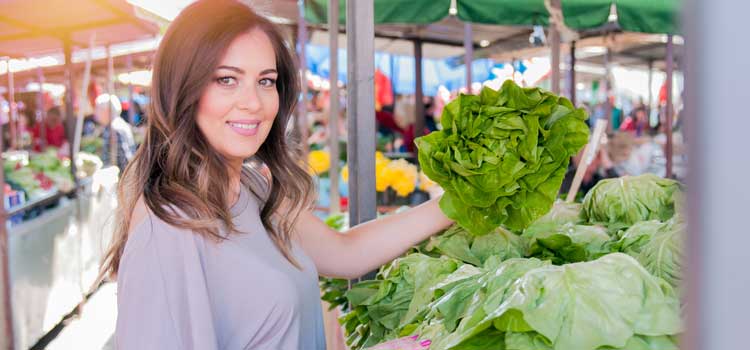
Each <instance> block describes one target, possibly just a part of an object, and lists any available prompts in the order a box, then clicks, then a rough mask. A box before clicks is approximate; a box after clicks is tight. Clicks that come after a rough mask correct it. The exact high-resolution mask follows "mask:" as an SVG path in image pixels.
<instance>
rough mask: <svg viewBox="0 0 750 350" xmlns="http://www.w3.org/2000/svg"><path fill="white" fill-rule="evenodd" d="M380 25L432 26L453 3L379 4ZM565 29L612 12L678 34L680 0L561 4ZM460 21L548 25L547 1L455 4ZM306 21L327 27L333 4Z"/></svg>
mask: <svg viewBox="0 0 750 350" xmlns="http://www.w3.org/2000/svg"><path fill="white" fill-rule="evenodd" d="M374 1H375V2H374V6H375V24H429V23H434V22H438V21H440V20H442V19H443V18H445V17H446V16H448V11H449V10H450V3H451V1H450V0H407V1H405V0H374ZM560 4H561V7H562V11H563V17H564V19H565V25H567V26H568V27H570V28H572V29H576V30H581V29H591V28H597V27H601V26H603V25H605V24H606V23H607V22H608V21H609V13H610V8H611V6H612V5H613V4H614V5H615V6H616V9H617V18H618V19H617V21H618V24H619V25H620V28H622V29H623V30H625V31H630V32H640V33H662V34H676V33H678V32H679V23H678V20H679V17H680V14H679V9H680V5H681V0H560ZM339 6H340V10H339V14H340V22H341V23H344V21H345V20H346V0H339ZM456 9H457V10H458V14H457V16H458V18H459V19H460V20H462V21H464V22H471V23H481V24H489V25H507V26H532V25H542V26H547V25H549V12H548V11H547V8H546V7H545V5H544V0H456ZM305 19H306V20H307V21H308V22H310V23H314V24H325V23H327V22H328V0H305Z"/></svg>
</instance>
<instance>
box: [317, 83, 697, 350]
mask: <svg viewBox="0 0 750 350" xmlns="http://www.w3.org/2000/svg"><path fill="white" fill-rule="evenodd" d="M584 119H585V115H584V114H583V112H582V111H579V110H575V109H573V108H572V105H570V103H569V102H568V101H567V100H565V99H563V98H559V97H557V96H554V95H552V94H549V93H547V92H544V91H542V90H539V89H522V88H520V87H518V86H516V85H515V84H513V83H512V82H506V83H505V84H504V85H503V87H502V89H501V90H500V91H493V90H490V89H484V90H483V91H482V93H481V94H480V95H479V96H469V95H462V96H461V97H459V98H458V99H457V100H456V101H454V102H452V103H451V104H449V105H448V106H447V107H446V111H445V112H444V115H443V117H442V123H443V125H444V126H445V129H444V130H443V131H442V132H438V133H432V134H430V135H428V136H425V137H424V138H421V139H419V140H418V141H417V143H418V146H419V160H420V164H421V165H422V167H423V169H424V171H425V174H426V175H427V176H429V177H430V178H431V179H432V180H434V181H435V182H437V183H438V184H440V185H441V186H442V187H443V188H444V189H445V195H444V197H443V199H442V201H441V203H440V205H441V209H442V210H443V212H444V213H445V214H446V215H447V216H449V217H451V218H453V219H454V220H455V221H456V224H455V225H453V226H452V227H450V228H448V229H446V230H445V231H443V232H442V233H440V234H438V235H436V236H434V237H431V238H430V239H428V240H426V241H425V242H422V243H421V244H419V245H417V246H415V247H413V249H411V250H410V251H409V252H408V253H407V254H406V255H404V256H402V257H400V258H398V259H396V260H394V261H392V262H390V263H388V264H386V265H384V266H382V267H381V268H380V270H379V273H378V275H377V277H376V278H375V279H374V280H368V281H362V282H360V283H356V284H354V285H352V287H351V288H350V289H349V290H348V291H345V292H344V291H343V290H342V289H341V288H342V287H343V285H342V284H338V285H337V284H335V283H328V284H324V285H325V286H326V287H328V290H327V291H328V295H329V296H330V297H329V298H328V300H329V301H330V302H331V303H332V304H333V306H332V307H336V306H342V309H343V310H344V311H346V312H345V313H344V314H343V315H342V316H341V318H340V323H341V325H342V328H343V329H344V332H345V335H346V342H347V345H348V346H349V347H350V348H351V349H353V350H357V349H369V348H372V349H379V350H380V349H386V348H384V347H383V346H382V344H384V343H386V344H391V343H388V342H390V341H396V342H398V341H400V340H405V339H409V340H413V341H419V342H420V343H419V344H429V347H430V349H439V350H604V349H609V350H614V349H622V350H625V349H627V350H673V349H674V350H676V349H677V338H678V337H679V336H680V334H681V332H682V330H683V324H682V314H681V310H682V305H681V303H680V293H679V284H680V281H681V267H682V265H681V260H682V257H683V245H682V240H683V239H684V235H685V224H684V220H683V219H682V218H681V216H680V214H679V211H680V210H679V202H680V196H681V192H680V185H679V183H677V182H675V181H671V180H665V179H662V178H659V177H656V176H650V175H645V176H639V177H622V178H617V179H610V180H605V181H602V182H600V183H599V184H598V185H597V186H595V187H594V188H593V189H592V190H591V191H589V193H588V195H587V196H586V197H585V198H584V202H583V203H582V204H577V203H563V202H555V199H556V198H557V194H558V191H559V187H560V184H561V180H562V176H563V174H564V173H565V170H566V169H567V166H568V159H569V157H570V156H571V155H573V154H575V153H576V152H577V151H578V150H579V149H580V148H581V147H582V146H583V145H584V144H585V143H586V141H587V135H588V129H587V127H586V125H585V124H584V123H583V120H584ZM676 206H677V207H676ZM341 295H343V297H341ZM334 296H335V297H334ZM424 342H426V343H424ZM379 344H380V345H379Z"/></svg>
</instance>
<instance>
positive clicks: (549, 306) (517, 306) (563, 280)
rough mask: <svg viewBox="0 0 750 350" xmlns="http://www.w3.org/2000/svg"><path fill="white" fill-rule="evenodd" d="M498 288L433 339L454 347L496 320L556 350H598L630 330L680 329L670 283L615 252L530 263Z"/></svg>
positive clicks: (619, 341) (477, 298)
mask: <svg viewBox="0 0 750 350" xmlns="http://www.w3.org/2000/svg"><path fill="white" fill-rule="evenodd" d="M497 287H498V286H497V285H495V286H491V287H488V288H487V290H491V291H492V294H490V295H488V296H486V297H482V295H481V294H480V293H479V292H477V294H475V295H473V296H472V297H471V299H472V300H473V302H472V303H471V305H470V306H469V307H468V309H469V312H467V313H466V315H467V317H465V318H464V319H462V320H461V322H460V324H459V326H458V327H457V328H456V330H455V331H454V332H453V333H451V334H449V335H447V336H445V337H440V338H438V339H437V340H435V341H434V342H433V346H435V347H436V348H439V349H453V348H455V346H458V345H459V344H461V343H463V342H465V341H468V340H469V339H471V338H472V337H474V336H476V335H478V334H480V333H481V332H483V331H485V330H486V329H489V328H490V327H494V328H495V329H498V330H500V331H505V332H516V333H518V332H530V331H534V332H537V333H539V334H540V335H541V336H543V337H544V338H546V339H548V340H549V344H551V348H552V349H555V350H567V349H577V350H596V349H599V348H600V347H604V346H610V347H613V348H621V347H624V346H626V345H627V344H628V342H629V341H630V339H631V338H632V337H633V336H635V335H644V336H653V337H658V336H672V335H675V334H678V333H679V332H680V331H681V329H682V324H681V321H680V317H679V315H680V313H679V300H678V299H677V298H676V297H675V295H674V291H673V290H672V288H671V287H670V286H669V285H668V284H666V283H664V282H663V281H662V280H660V279H657V278H655V277H653V276H652V275H651V274H649V273H648V271H646V270H645V269H644V268H643V267H642V266H641V265H640V264H639V263H638V262H637V261H635V259H633V258H632V257H630V256H628V255H625V254H621V253H613V254H609V255H606V256H604V257H602V258H599V259H597V260H595V261H591V262H584V263H576V264H568V265H563V266H546V267H541V268H537V269H533V270H531V271H528V272H527V273H525V274H524V275H523V276H521V277H520V278H517V279H514V280H513V281H512V284H511V285H510V286H509V287H508V288H505V289H504V288H502V285H500V286H499V287H500V288H497ZM481 290H482V289H479V291H481ZM446 295H448V294H446ZM480 305H481V307H479V306H480Z"/></svg>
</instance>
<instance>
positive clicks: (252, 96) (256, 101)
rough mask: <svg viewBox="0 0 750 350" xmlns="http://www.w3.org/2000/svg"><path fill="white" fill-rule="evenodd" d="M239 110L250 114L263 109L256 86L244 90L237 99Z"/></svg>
mask: <svg viewBox="0 0 750 350" xmlns="http://www.w3.org/2000/svg"><path fill="white" fill-rule="evenodd" d="M236 105H237V108H238V109H241V110H245V111H248V112H257V111H259V110H260V109H261V106H262V103H261V101H260V96H259V94H258V90H257V88H256V87H255V86H249V87H247V88H246V89H242V90H241V91H240V93H239V96H238V98H237V103H236Z"/></svg>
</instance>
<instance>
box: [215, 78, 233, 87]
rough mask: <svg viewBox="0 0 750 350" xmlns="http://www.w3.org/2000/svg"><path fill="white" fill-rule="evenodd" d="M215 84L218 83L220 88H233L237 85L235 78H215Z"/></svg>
mask: <svg viewBox="0 0 750 350" xmlns="http://www.w3.org/2000/svg"><path fill="white" fill-rule="evenodd" d="M216 83H218V84H219V85H221V86H234V85H237V78H235V77H230V76H226V77H219V78H216Z"/></svg>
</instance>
